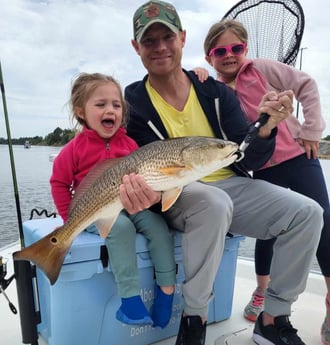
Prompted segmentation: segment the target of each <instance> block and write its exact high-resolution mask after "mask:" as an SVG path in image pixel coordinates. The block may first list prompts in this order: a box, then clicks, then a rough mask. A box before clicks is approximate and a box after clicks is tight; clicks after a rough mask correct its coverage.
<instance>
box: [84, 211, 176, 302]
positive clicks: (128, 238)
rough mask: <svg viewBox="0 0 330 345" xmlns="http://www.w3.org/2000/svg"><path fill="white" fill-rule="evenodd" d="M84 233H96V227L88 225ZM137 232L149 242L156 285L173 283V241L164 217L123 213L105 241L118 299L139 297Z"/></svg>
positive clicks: (149, 213)
mask: <svg viewBox="0 0 330 345" xmlns="http://www.w3.org/2000/svg"><path fill="white" fill-rule="evenodd" d="M87 231H89V232H93V233H97V234H98V230H97V227H96V226H95V225H91V226H89V227H88V228H87ZM136 233H141V234H142V235H144V236H145V238H146V239H147V241H148V242H147V243H148V250H149V253H150V257H151V261H152V263H153V265H154V268H155V276H156V282H157V284H158V285H159V286H169V285H174V284H175V282H176V266H175V259H174V239H173V234H172V233H171V232H170V230H169V228H168V226H167V224H166V222H165V220H164V219H163V217H162V216H161V215H159V214H157V213H154V212H151V211H149V210H144V211H141V212H138V213H136V214H134V215H130V214H128V213H127V212H126V211H125V210H123V211H121V213H120V214H119V216H118V218H117V220H116V222H115V224H114V225H113V227H112V229H111V231H110V233H109V235H108V237H107V238H106V239H105V244H106V246H107V249H108V253H109V262H110V266H111V270H112V272H113V274H114V277H115V281H116V284H117V289H118V295H119V296H120V297H121V298H127V297H132V296H136V295H139V294H140V291H141V284H140V277H139V271H138V267H137V256H136Z"/></svg>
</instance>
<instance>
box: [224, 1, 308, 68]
mask: <svg viewBox="0 0 330 345" xmlns="http://www.w3.org/2000/svg"><path fill="white" fill-rule="evenodd" d="M222 19H235V20H237V21H239V22H241V23H242V24H243V25H244V26H245V28H246V29H247V31H248V35H249V38H248V42H249V44H248V46H249V51H248V57H249V58H251V59H253V58H267V59H273V60H278V61H281V62H284V63H286V64H289V65H292V66H294V65H295V63H296V59H297V55H298V52H299V47H300V43H301V39H302V35H303V32H304V26H305V18H304V12H303V9H302V7H301V5H300V4H299V2H298V1H296V0H282V1H279V0H278V1H277V0H243V1H240V2H239V3H237V4H236V5H235V6H233V7H232V8H231V9H230V10H229V11H228V12H227V13H226V14H225V15H224V16H223V18H222Z"/></svg>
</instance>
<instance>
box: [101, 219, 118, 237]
mask: <svg viewBox="0 0 330 345" xmlns="http://www.w3.org/2000/svg"><path fill="white" fill-rule="evenodd" d="M117 218H118V214H117V215H116V216H115V217H112V218H103V219H98V220H97V221H96V222H95V225H96V227H97V229H98V231H99V234H100V236H101V237H102V238H103V239H105V238H106V237H107V236H108V235H109V232H110V230H111V228H112V226H113V224H114V223H115V221H116V220H117Z"/></svg>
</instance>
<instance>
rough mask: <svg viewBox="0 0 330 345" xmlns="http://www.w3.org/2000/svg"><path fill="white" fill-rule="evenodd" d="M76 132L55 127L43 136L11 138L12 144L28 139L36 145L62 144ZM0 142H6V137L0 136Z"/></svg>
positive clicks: (22, 142)
mask: <svg viewBox="0 0 330 345" xmlns="http://www.w3.org/2000/svg"><path fill="white" fill-rule="evenodd" d="M75 134H76V131H75V130H72V129H61V128H60V127H57V128H55V129H54V131H53V132H52V133H49V134H47V135H46V136H45V137H41V136H35V137H20V138H18V139H13V138H12V139H11V142H12V144H13V145H24V143H25V142H26V141H28V142H29V143H30V144H31V145H34V146H37V145H40V146H63V145H65V144H66V143H67V142H69V141H70V140H71V139H72V138H73V137H74V136H75ZM0 144H8V139H5V138H0Z"/></svg>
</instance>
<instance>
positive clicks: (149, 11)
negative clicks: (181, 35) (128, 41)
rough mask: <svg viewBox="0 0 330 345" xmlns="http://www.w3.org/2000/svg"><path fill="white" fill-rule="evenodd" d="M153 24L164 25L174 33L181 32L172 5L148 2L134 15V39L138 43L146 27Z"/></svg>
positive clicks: (176, 14) (163, 2) (178, 20)
mask: <svg viewBox="0 0 330 345" xmlns="http://www.w3.org/2000/svg"><path fill="white" fill-rule="evenodd" d="M154 23H161V24H164V25H166V26H167V27H168V28H169V29H171V30H172V31H173V32H175V33H178V32H179V31H182V26H181V21H180V18H179V15H178V13H177V12H176V9H175V7H174V6H173V5H171V4H169V3H168V2H165V1H157V0H156V1H148V2H146V3H145V4H143V5H142V6H140V7H139V8H138V9H137V10H136V11H135V13H134V17H133V30H134V39H135V40H136V41H138V42H140V40H141V38H142V36H143V34H144V33H145V32H146V30H147V29H148V27H149V26H150V25H152V24H154Z"/></svg>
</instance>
